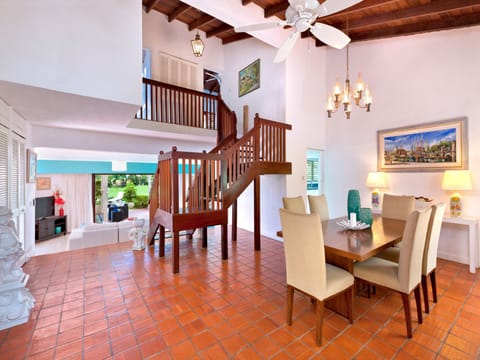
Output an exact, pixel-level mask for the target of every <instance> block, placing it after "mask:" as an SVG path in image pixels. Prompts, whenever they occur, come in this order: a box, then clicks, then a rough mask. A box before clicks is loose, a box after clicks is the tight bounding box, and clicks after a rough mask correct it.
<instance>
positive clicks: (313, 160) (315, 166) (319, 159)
mask: <svg viewBox="0 0 480 360" xmlns="http://www.w3.org/2000/svg"><path fill="white" fill-rule="evenodd" d="M307 194H308V195H321V194H323V150H315V149H308V150H307Z"/></svg>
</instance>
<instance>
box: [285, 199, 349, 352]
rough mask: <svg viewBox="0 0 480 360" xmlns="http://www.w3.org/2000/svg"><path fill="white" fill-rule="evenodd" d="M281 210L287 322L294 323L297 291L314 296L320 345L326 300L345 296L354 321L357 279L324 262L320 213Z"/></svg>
mask: <svg viewBox="0 0 480 360" xmlns="http://www.w3.org/2000/svg"><path fill="white" fill-rule="evenodd" d="M279 211H280V221H281V224H282V231H283V242H284V252H285V264H286V269H287V324H288V325H292V313H293V295H294V292H295V290H297V291H300V292H302V293H304V294H306V295H308V296H310V297H313V298H315V300H316V301H315V302H316V311H315V312H316V332H315V341H316V344H317V345H321V343H322V328H323V312H324V302H325V300H327V299H330V298H332V297H334V296H337V295H343V296H344V300H345V303H346V305H347V314H348V319H349V321H350V323H352V322H353V284H354V278H353V276H352V274H350V273H349V272H348V271H346V270H344V269H341V268H339V267H336V266H334V265H330V264H327V263H326V262H325V248H324V242H323V233H322V222H321V219H320V216H319V215H318V214H299V213H295V212H292V211H288V210H285V209H280V210H279Z"/></svg>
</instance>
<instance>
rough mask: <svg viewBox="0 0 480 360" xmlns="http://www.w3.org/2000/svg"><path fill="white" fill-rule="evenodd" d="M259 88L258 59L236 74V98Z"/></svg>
mask: <svg viewBox="0 0 480 360" xmlns="http://www.w3.org/2000/svg"><path fill="white" fill-rule="evenodd" d="M258 88H260V59H257V60H255V61H254V62H252V63H251V64H249V65H247V66H246V67H244V68H243V69H242V70H240V71H239V72H238V97H241V96H243V95H245V94H248V93H250V92H252V91H253V90H256V89H258Z"/></svg>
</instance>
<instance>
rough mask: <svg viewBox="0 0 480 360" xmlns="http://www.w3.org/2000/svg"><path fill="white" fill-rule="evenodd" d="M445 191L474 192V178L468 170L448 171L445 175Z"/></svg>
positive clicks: (443, 186)
mask: <svg viewBox="0 0 480 360" xmlns="http://www.w3.org/2000/svg"><path fill="white" fill-rule="evenodd" d="M442 189H443V190H455V191H457V190H472V176H471V174H470V171H468V170H446V171H445V172H444V173H443V180H442Z"/></svg>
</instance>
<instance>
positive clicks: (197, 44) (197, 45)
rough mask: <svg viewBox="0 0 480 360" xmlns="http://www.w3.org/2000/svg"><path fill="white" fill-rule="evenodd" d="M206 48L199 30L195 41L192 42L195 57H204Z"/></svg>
mask: <svg viewBox="0 0 480 360" xmlns="http://www.w3.org/2000/svg"><path fill="white" fill-rule="evenodd" d="M204 48H205V45H204V44H203V41H202V39H200V34H199V33H198V30H197V35H195V39H193V40H192V50H193V55H195V56H196V57H200V56H202V55H203V49H204Z"/></svg>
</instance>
